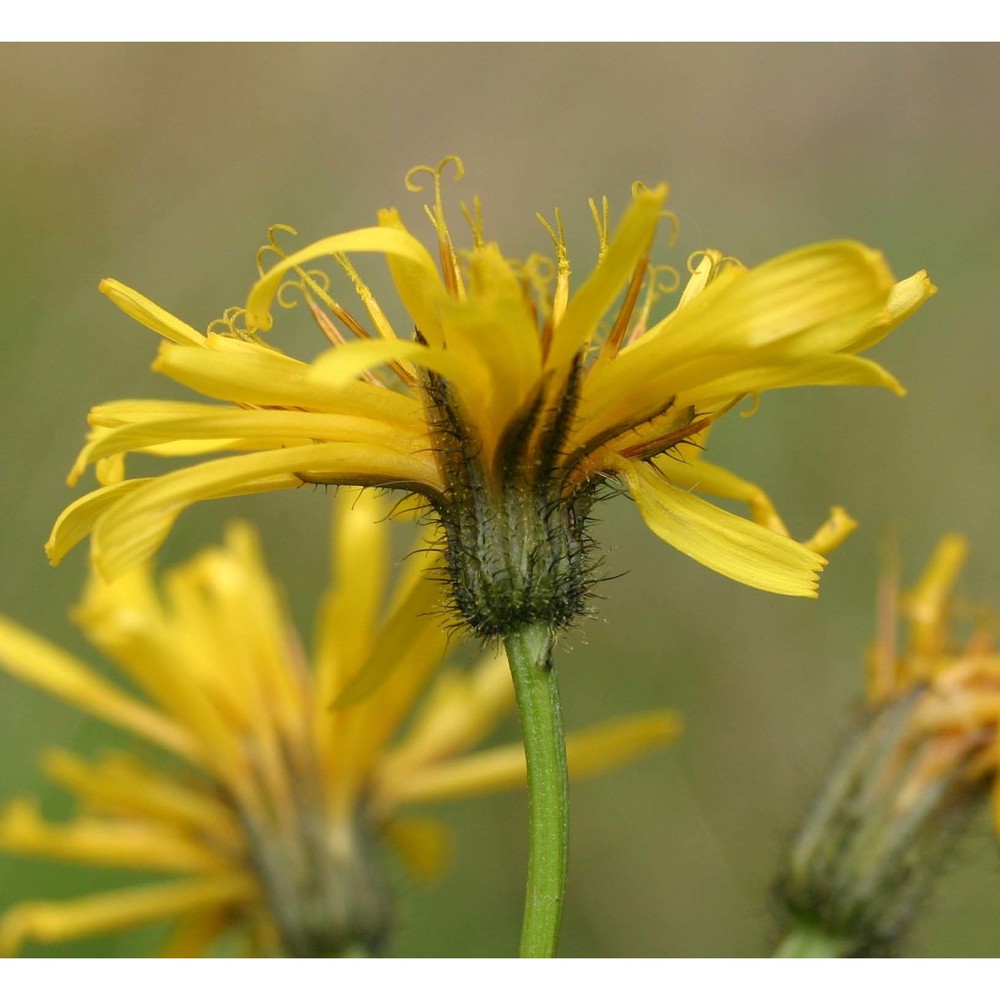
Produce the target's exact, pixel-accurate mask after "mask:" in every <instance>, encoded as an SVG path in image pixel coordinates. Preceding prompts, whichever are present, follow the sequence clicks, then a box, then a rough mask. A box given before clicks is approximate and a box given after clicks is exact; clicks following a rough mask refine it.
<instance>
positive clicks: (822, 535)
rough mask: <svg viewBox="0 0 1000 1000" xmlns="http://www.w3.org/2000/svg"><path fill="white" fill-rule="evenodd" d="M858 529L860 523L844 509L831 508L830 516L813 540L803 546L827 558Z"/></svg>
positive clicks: (805, 542)
mask: <svg viewBox="0 0 1000 1000" xmlns="http://www.w3.org/2000/svg"><path fill="white" fill-rule="evenodd" d="M857 527H858V522H857V521H855V520H854V518H853V517H851V515H850V514H848V513H847V511H846V510H844V508H843V507H831V508H830V516H829V517H828V518H827V519H826V521H824V522H823V524H821V525H820V526H819V528H817V529H816V532H815V534H813V536H812V538H810V539H808V540H807V541H804V542H803V543H802V544H803V545H804V546H805V547H806V548H807V549H812V550H813V552H818V553H819V554H820V555H821V556H825V555H826V554H827V553H828V552H832V551H833V550H834V549H835V548H837V547H838V546H839V545H840V544H841V543H842V542H843V541H844V539H846V538H848V537H849V536H850V535H852V534H853V533H854V532H855V531H856V530H857Z"/></svg>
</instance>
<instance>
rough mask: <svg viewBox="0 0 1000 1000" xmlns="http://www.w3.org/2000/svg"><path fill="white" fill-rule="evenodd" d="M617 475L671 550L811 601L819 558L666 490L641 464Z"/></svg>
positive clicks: (726, 513) (692, 498) (680, 492)
mask: <svg viewBox="0 0 1000 1000" xmlns="http://www.w3.org/2000/svg"><path fill="white" fill-rule="evenodd" d="M621 471H622V474H623V475H624V476H625V477H626V478H627V480H628V483H629V489H630V491H631V493H632V496H633V497H634V498H635V501H636V504H637V505H638V507H639V511H640V512H641V514H642V516H643V519H644V520H645V522H646V524H647V525H648V526H649V528H650V529H651V530H652V531H653V533H654V534H656V535H659V537H660V538H662V539H663V540H664V541H665V542H667V543H668V544H669V545H672V546H673V547H674V548H675V549H678V550H679V551H681V552H683V553H684V554H685V555H687V556H690V557H691V558H692V559H695V560H697V561H698V562H700V563H702V564H703V565H705V566H708V567H709V569H713V570H715V571H716V572H717V573H721V574H722V575H723V576H728V577H729V578H730V579H733V580H737V581H739V582H740V583H745V584H747V585H748V586H750V587H756V588H758V589H759V590H767V591H770V592H771V593H774V594H788V595H790V596H796V597H815V596H816V592H817V590H818V586H819V584H818V578H819V574H820V572H821V571H822V569H823V567H824V566H825V565H826V560H825V559H824V558H823V557H822V556H820V555H817V554H816V553H815V552H811V551H810V550H809V549H807V548H805V546H803V545H800V544H799V543H798V542H795V541H792V539H790V538H787V537H786V536H784V535H781V534H778V533H777V532H775V531H770V530H768V529H767V528H762V527H761V526H760V525H758V524H754V523H753V522H752V521H747V520H745V519H744V518H742V517H737V516H736V515H735V514H730V513H729V511H725V510H722V509H720V508H718V507H714V506H713V505H712V504H710V503H707V502H706V501H704V500H701V499H699V498H698V497H696V496H694V495H693V494H691V493H687V492H685V491H684V490H679V489H677V488H676V487H674V486H671V485H670V484H669V483H668V482H666V481H665V480H664V478H663V477H662V476H661V475H658V474H657V473H656V472H654V471H653V470H652V469H649V468H648V467H647V466H646V465H645V463H641V462H628V463H625V464H623V465H622V467H621Z"/></svg>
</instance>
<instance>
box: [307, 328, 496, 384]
mask: <svg viewBox="0 0 1000 1000" xmlns="http://www.w3.org/2000/svg"><path fill="white" fill-rule="evenodd" d="M390 361H409V362H411V363H412V364H414V365H417V366H418V367H420V368H425V369H428V370H429V371H433V372H437V373H438V374H440V375H443V376H444V377H445V378H446V379H448V381H450V382H452V383H454V384H455V386H456V387H457V388H459V389H460V390H461V391H464V392H465V393H466V394H467V395H472V396H476V395H477V394H479V393H481V392H482V389H483V387H484V386H485V385H487V384H488V373H487V372H485V371H483V370H482V369H481V368H480V367H479V366H477V365H476V364H475V362H474V361H473V356H470V355H468V354H466V355H464V356H463V355H462V354H460V353H457V352H456V353H453V352H451V351H445V350H442V349H441V348H437V347H426V346H425V345H424V344H420V343H417V342H416V341H413V340H360V341H357V342H355V343H350V344H343V345H341V346H339V347H334V348H332V349H331V350H329V351H324V352H323V353H322V354H321V355H320V356H319V357H318V358H317V359H316V360H315V362H314V363H313V366H312V371H311V375H310V378H311V379H312V380H313V381H315V382H317V383H320V384H322V385H327V386H329V387H330V388H331V389H334V390H336V389H342V388H344V386H346V385H350V383H351V381H352V380H353V379H355V378H357V377H358V375H360V374H361V373H362V372H366V371H370V370H371V369H372V368H378V367H379V366H381V365H385V364H388V363H389V362H390Z"/></svg>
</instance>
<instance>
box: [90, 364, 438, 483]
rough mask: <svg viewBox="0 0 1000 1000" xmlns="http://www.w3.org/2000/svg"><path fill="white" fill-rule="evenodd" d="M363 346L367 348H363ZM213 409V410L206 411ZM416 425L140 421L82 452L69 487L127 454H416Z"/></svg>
mask: <svg viewBox="0 0 1000 1000" xmlns="http://www.w3.org/2000/svg"><path fill="white" fill-rule="evenodd" d="M359 346H362V345H359ZM209 409H211V410H212V411H214V412H207V411H208V410H209ZM422 430H423V428H422V427H420V426H419V425H417V424H399V423H396V422H389V421H387V420H385V419H379V420H373V419H369V418H366V417H358V416H344V415H341V414H334V413H307V412H302V411H298V410H243V409H240V408H239V407H222V406H216V407H211V408H208V407H203V408H202V412H200V413H196V414H193V415H191V416H183V417H172V418H168V419H154V420H142V421H137V422H136V423H134V424H131V425H128V424H123V425H120V426H118V427H115V428H111V429H107V430H103V431H102V432H101V433H100V434H98V435H95V436H93V438H92V440H91V441H90V442H89V443H88V444H87V445H86V447H85V448H84V449H83V451H81V452H80V455H79V457H78V458H77V460H76V464H75V465H74V466H73V471H72V472H71V473H70V485H72V484H73V482H74V481H75V480H76V478H77V477H78V476H79V475H80V474H82V473H83V471H84V469H85V468H86V467H87V465H89V464H90V463H91V462H95V461H98V460H99V459H102V458H105V457H107V456H110V455H116V454H118V453H120V452H128V451H147V452H152V453H154V454H156V453H159V454H180V455H191V454H199V453H201V452H203V451H208V450H221V449H225V448H230V449H232V448H234V447H236V446H239V447H240V448H241V450H243V449H252V450H256V451H264V450H266V449H267V448H274V447H283V446H289V445H301V444H310V443H315V442H320V441H341V442H358V443H361V442H363V443H366V444H376V445H377V444H385V445H389V446H390V447H391V446H393V444H394V443H396V446H397V447H398V446H399V442H401V441H406V440H409V441H410V442H411V444H412V448H411V449H409V450H413V451H415V452H417V451H420V450H422V449H426V448H427V447H428V441H427V439H426V438H425V437H423V436H421V435H422Z"/></svg>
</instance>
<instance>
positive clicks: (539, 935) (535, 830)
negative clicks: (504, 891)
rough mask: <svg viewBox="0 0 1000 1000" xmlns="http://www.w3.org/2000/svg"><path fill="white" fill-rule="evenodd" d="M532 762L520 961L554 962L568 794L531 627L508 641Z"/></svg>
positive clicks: (543, 645)
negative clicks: (544, 960) (526, 876)
mask: <svg viewBox="0 0 1000 1000" xmlns="http://www.w3.org/2000/svg"><path fill="white" fill-rule="evenodd" d="M504 645H505V646H506V648H507V659H508V661H509V662H510V672H511V674H512V675H513V678H514V690H515V691H516V693H517V710H518V712H519V714H520V716H521V730H522V733H523V736H524V756H525V758H526V760H527V762H528V824H529V828H528V835H529V840H528V887H527V891H526V893H525V900H524V925H523V927H522V929H521V957H522V958H552V957H554V956H555V953H556V944H557V942H558V940H559V924H560V922H561V920H562V906H563V897H564V896H565V891H566V854H567V845H568V842H569V788H568V784H567V780H566V740H565V737H564V736H563V726H562V713H561V712H560V710H559V687H558V685H557V684H556V672H555V670H554V669H553V667H552V660H551V656H550V653H551V649H552V637H551V634H550V632H549V628H548V626H547V625H544V624H541V625H527V626H525V627H524V628H522V629H520V630H519V631H517V632H514V633H512V634H511V635H508V636H506V637H505V639H504Z"/></svg>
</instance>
